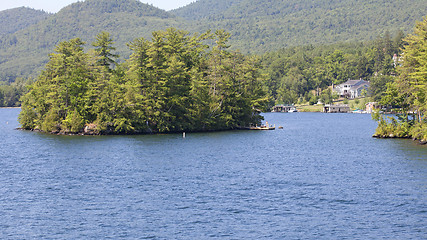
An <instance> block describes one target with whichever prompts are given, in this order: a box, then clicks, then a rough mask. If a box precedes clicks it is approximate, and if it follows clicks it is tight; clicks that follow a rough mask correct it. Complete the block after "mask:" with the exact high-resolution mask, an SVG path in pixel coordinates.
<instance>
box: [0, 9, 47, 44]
mask: <svg viewBox="0 0 427 240" xmlns="http://www.w3.org/2000/svg"><path fill="white" fill-rule="evenodd" d="M47 17H49V14H48V13H46V12H44V11H40V10H35V9H31V8H26V7H20V8H13V9H9V10H4V11H0V22H1V23H2V27H1V28H0V36H2V35H7V34H11V33H15V32H17V31H19V30H22V29H25V28H27V27H29V26H31V25H33V24H36V23H38V22H40V21H42V20H44V19H46V18H47ZM16 41H17V39H16V38H12V39H10V41H9V44H12V45H13V44H16V43H17V42H16Z"/></svg>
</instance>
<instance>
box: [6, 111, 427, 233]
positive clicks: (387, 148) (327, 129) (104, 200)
mask: <svg viewBox="0 0 427 240" xmlns="http://www.w3.org/2000/svg"><path fill="white" fill-rule="evenodd" d="M19 111H20V110H19V109H0V239H425V238H427V227H426V226H427V147H426V146H420V145H417V144H416V143H414V142H413V141H410V140H396V139H394V140H392V139H374V138H372V137H371V136H372V134H373V132H374V130H375V127H376V123H375V122H374V121H372V120H371V118H370V115H361V114H322V113H267V114H265V118H266V120H267V121H268V122H269V123H271V124H276V127H278V126H279V125H280V126H283V127H284V129H283V130H278V129H276V130H275V131H230V132H216V133H187V136H186V138H185V139H183V138H182V135H181V134H171V135H145V136H95V137H93V136H84V137H83V136H53V135H47V134H40V133H34V132H27V131H18V130H14V129H15V128H16V127H18V126H19V124H18V123H17V120H16V119H17V115H18V113H19Z"/></svg>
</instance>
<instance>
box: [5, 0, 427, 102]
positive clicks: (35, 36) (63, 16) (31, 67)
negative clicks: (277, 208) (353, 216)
mask: <svg viewBox="0 0 427 240" xmlns="http://www.w3.org/2000/svg"><path fill="white" fill-rule="evenodd" d="M426 6H427V3H426V1H424V0H414V1H411V3H410V4H408V3H407V2H406V1H398V0H393V1H385V0H382V1H368V0H363V1H356V0H345V1H326V0H317V1H314V2H313V1H307V0H304V1H300V0H298V1H297V0H287V1H283V0H281V1H261V0H238V1H236V0H233V1H231V0H220V1H218V0H216V1H213V0H200V1H196V2H194V3H192V4H190V5H188V6H186V7H183V8H180V9H177V10H174V11H172V12H166V11H163V10H160V9H158V8H155V7H153V6H150V5H147V4H143V3H141V2H140V1H137V0H87V1H80V2H77V3H74V4H72V5H70V6H67V7H65V8H63V9H62V10H61V11H59V12H58V13H56V14H52V15H48V14H46V13H40V16H41V18H36V16H34V14H33V13H31V12H30V11H23V12H20V11H17V10H14V11H12V12H11V14H9V15H7V14H5V13H6V11H2V12H0V19H4V21H1V22H2V23H4V26H5V27H4V28H2V29H8V27H9V26H11V28H12V29H13V31H11V30H6V31H7V32H8V33H7V34H4V36H2V35H1V34H0V81H10V82H13V81H14V79H16V78H17V77H24V78H26V77H28V76H37V75H38V74H39V73H40V71H41V70H42V69H43V66H44V64H46V62H47V61H48V53H49V52H50V51H51V49H52V48H53V47H54V46H55V45H57V44H58V43H59V42H61V41H63V40H65V39H71V38H73V37H75V36H80V37H81V39H82V40H83V41H86V42H93V41H94V36H95V35H96V34H97V33H99V32H101V31H107V32H110V33H111V37H112V38H114V39H116V43H117V53H118V54H119V55H120V56H123V57H124V58H128V56H129V55H130V54H131V51H130V50H129V49H128V48H127V47H126V44H127V43H128V42H129V41H132V40H133V39H135V38H137V37H141V36H142V37H144V38H146V39H149V38H150V36H151V35H150V33H151V32H153V31H156V30H162V29H163V30H164V29H167V28H169V27H177V28H181V29H185V30H187V31H189V32H205V31H207V30H208V29H225V30H226V31H228V32H230V33H231V35H232V36H233V37H232V38H230V43H231V45H232V46H233V47H232V49H241V50H242V51H243V52H244V53H248V52H249V53H265V52H267V51H276V50H279V49H282V48H287V47H290V46H301V45H309V44H313V45H316V46H317V45H325V44H331V43H337V42H361V41H363V42H364V41H372V40H375V39H376V37H377V36H383V37H387V36H388V35H389V34H387V31H390V32H396V31H398V30H403V31H405V32H408V31H409V30H410V27H411V26H412V24H413V22H414V21H415V20H420V19H421V17H422V16H423V14H425V10H426ZM27 10H28V9H27ZM12 13H13V14H12ZM2 14H3V15H4V16H6V15H7V17H4V18H2V17H1V16H2ZM36 15H37V16H38V13H37V14H36ZM30 19H34V21H33V20H31V24H30V23H28V24H27V23H25V24H24V25H20V23H19V22H20V21H21V20H22V21H24V22H28V21H29V20H30ZM27 20H28V21H27ZM9 23H10V24H9ZM15 23H17V24H18V25H20V26H19V27H17V26H15ZM32 23H34V24H32ZM26 26H28V27H26ZM397 42H398V41H397ZM400 46H401V45H398V44H397V45H396V42H395V39H389V40H387V41H383V42H381V44H378V45H376V49H377V50H378V51H381V50H382V49H384V48H386V49H387V48H389V47H392V48H396V47H397V49H398V48H399V47H400ZM384 54H385V55H390V54H391V55H392V52H390V51H388V50H387V51H386V52H385V53H384ZM384 54H383V53H380V52H377V53H375V54H374V55H372V56H368V57H366V56H365V58H363V57H362V58H361V59H360V61H358V62H356V63H357V64H359V69H360V70H362V72H361V73H359V74H355V75H358V76H359V77H361V78H365V76H363V73H367V74H369V75H372V72H374V71H377V70H379V68H381V69H382V70H383V71H384V73H387V75H389V73H390V71H392V70H393V69H392V68H391V67H392V65H391V62H390V60H391V58H390V57H388V56H386V57H385V58H384V59H382V58H383V55H384ZM336 56H337V57H338V59H341V58H342V57H344V60H345V58H346V56H345V55H344V56H340V53H339V52H337V55H336ZM372 58H375V59H376V61H378V63H376V64H375V65H374V67H372V68H371V69H369V71H368V69H364V68H365V66H369V67H371V63H370V61H371V59H372ZM379 59H381V61H379ZM330 60H333V59H329V61H330ZM345 66H346V63H345V62H344V63H342V62H340V61H336V62H334V64H331V68H328V69H327V70H328V71H331V74H330V76H328V77H330V78H331V79H330V80H331V81H332V80H338V81H341V79H343V77H345V76H348V75H351V74H352V73H350V74H349V73H345V72H344V71H343V67H345ZM300 76H301V74H299V72H298V71H295V75H293V76H291V77H290V78H289V81H297V80H298V79H299V77H300ZM294 85H296V84H294ZM283 87H284V88H286V87H288V86H283ZM293 87H298V86H293ZM298 95H299V94H295V92H293V93H286V94H285V93H284V94H283V96H282V97H283V98H284V99H288V100H287V101H291V100H293V101H295V97H296V98H299V97H300V96H298Z"/></svg>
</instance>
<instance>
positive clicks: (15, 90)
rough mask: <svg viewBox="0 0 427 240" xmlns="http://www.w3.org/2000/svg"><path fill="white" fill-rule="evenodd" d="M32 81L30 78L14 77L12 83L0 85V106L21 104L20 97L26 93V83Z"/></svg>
mask: <svg viewBox="0 0 427 240" xmlns="http://www.w3.org/2000/svg"><path fill="white" fill-rule="evenodd" d="M31 82H32V80H31V79H28V80H24V79H22V78H18V79H16V81H14V82H12V83H7V84H6V83H4V84H1V85H0V107H19V106H21V102H20V99H19V98H20V97H21V96H22V95H24V94H25V93H27V91H28V89H27V85H28V84H30V83H31Z"/></svg>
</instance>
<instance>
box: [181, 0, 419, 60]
mask: <svg viewBox="0 0 427 240" xmlns="http://www.w3.org/2000/svg"><path fill="white" fill-rule="evenodd" d="M221 2H225V3H226V4H224V5H226V6H227V7H226V8H224V7H219V6H220V5H221V4H217V3H216V1H210V0H199V1H197V2H196V3H193V4H191V5H189V6H188V7H185V8H180V9H178V10H175V11H174V12H173V13H174V14H175V15H177V16H180V17H183V18H186V19H192V18H194V17H197V19H198V20H199V21H200V22H199V23H197V24H195V25H194V27H193V29H195V30H198V31H201V30H204V29H208V28H210V29H225V30H227V31H230V33H231V34H232V36H233V37H232V39H231V42H232V43H233V46H235V47H236V48H239V49H241V50H242V51H245V52H252V53H262V52H266V51H271V50H274V49H276V50H277V49H279V48H283V47H288V46H300V45H306V44H330V43H337V42H347V41H366V40H374V39H375V37H376V36H378V35H380V34H383V33H385V32H386V31H389V32H392V33H395V32H397V31H398V30H403V31H404V32H409V31H410V30H411V28H412V26H413V23H414V22H415V21H420V20H422V17H423V16H424V15H425V13H426V12H427V1H425V0H391V1H390V0H379V1H371V0H339V1H338V0H332V1H331V0H315V1H313V0H239V1H234V3H233V4H230V3H229V2H230V1H221ZM227 4H228V5H227ZM190 10H191V11H190ZM214 10H215V11H216V13H214V12H213V11H214Z"/></svg>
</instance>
